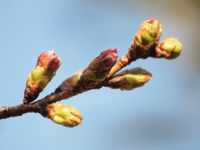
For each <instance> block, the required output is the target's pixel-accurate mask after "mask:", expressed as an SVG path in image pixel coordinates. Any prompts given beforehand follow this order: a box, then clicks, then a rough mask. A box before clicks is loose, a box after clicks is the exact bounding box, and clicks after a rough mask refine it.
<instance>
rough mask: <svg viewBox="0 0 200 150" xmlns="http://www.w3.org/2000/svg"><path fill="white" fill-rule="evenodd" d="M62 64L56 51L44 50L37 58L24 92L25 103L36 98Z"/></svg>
mask: <svg viewBox="0 0 200 150" xmlns="http://www.w3.org/2000/svg"><path fill="white" fill-rule="evenodd" d="M60 64H61V60H60V58H59V57H58V56H57V55H56V54H55V52H54V51H46V52H43V53H42V54H41V55H40V56H39V57H38V60H37V64H36V66H35V68H34V69H33V70H32V71H31V72H30V73H29V75H28V79H27V81H26V88H25V92H24V103H29V102H31V101H33V100H35V99H36V98H37V97H38V96H39V93H40V92H41V91H42V90H43V89H44V88H45V87H46V85H47V84H48V83H49V82H50V81H51V79H52V78H53V76H54V75H55V73H56V70H57V69H58V68H59V66H60Z"/></svg>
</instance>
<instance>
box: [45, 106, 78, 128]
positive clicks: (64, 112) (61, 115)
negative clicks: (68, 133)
mask: <svg viewBox="0 0 200 150" xmlns="http://www.w3.org/2000/svg"><path fill="white" fill-rule="evenodd" d="M46 111H47V117H48V118H49V119H51V120H52V121H54V122H55V123H57V124H61V125H63V126H67V127H74V126H77V125H79V124H81V122H82V116H81V114H80V112H79V111H78V110H77V108H75V107H73V106H67V105H65V104H57V103H53V104H50V105H48V106H47V107H46Z"/></svg>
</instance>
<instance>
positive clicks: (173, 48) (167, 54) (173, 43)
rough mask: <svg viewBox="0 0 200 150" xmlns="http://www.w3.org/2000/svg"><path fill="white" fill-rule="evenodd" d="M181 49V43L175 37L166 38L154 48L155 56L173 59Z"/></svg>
mask: <svg viewBox="0 0 200 150" xmlns="http://www.w3.org/2000/svg"><path fill="white" fill-rule="evenodd" d="M182 49H183V45H182V44H181V42H180V41H179V40H178V39H176V38H167V39H165V40H164V41H163V42H161V43H160V44H159V45H158V46H157V47H156V49H155V53H156V57H158V58H160V57H164V58H166V59H174V58H176V57H178V56H179V55H180V53H181V51H182Z"/></svg>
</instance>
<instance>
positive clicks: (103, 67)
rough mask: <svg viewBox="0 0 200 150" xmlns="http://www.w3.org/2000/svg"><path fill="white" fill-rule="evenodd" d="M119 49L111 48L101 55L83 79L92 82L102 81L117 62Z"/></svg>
mask: <svg viewBox="0 0 200 150" xmlns="http://www.w3.org/2000/svg"><path fill="white" fill-rule="evenodd" d="M117 57H118V55H117V49H116V48H111V49H108V50H105V51H103V52H101V53H100V55H99V56H98V57H96V58H95V59H94V60H93V61H92V62H91V63H90V64H89V66H88V67H87V68H86V69H85V70H84V71H83V74H82V78H83V79H85V80H90V81H102V80H104V79H105V78H106V76H107V75H108V73H109V71H110V69H111V68H112V67H113V66H114V64H115V63H116V61H117Z"/></svg>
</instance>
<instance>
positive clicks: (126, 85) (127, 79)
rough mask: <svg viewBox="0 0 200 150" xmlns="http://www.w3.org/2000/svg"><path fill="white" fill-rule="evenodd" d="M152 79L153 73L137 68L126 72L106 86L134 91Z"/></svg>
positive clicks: (115, 77)
mask: <svg viewBox="0 0 200 150" xmlns="http://www.w3.org/2000/svg"><path fill="white" fill-rule="evenodd" d="M150 79H151V73H149V72H147V71H146V70H144V69H141V68H136V69H131V70H126V71H123V72H121V73H120V74H118V75H116V76H114V77H113V78H112V79H110V80H109V81H108V83H107V85H106V86H108V87H111V88H113V89H121V90H132V89H134V88H137V87H140V86H143V85H144V84H145V83H147V82H148V81H149V80H150Z"/></svg>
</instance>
